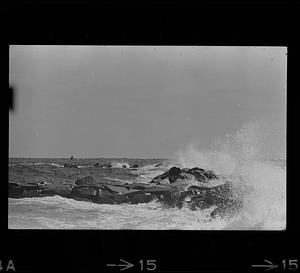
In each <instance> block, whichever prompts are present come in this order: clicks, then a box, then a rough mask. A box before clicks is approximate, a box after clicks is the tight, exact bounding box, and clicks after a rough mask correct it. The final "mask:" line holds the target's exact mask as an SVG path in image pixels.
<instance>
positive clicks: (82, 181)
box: [75, 176, 97, 186]
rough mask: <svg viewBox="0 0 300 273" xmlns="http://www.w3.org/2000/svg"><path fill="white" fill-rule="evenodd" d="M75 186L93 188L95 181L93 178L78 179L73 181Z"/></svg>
mask: <svg viewBox="0 0 300 273" xmlns="http://www.w3.org/2000/svg"><path fill="white" fill-rule="evenodd" d="M75 185H77V186H90V185H92V186H95V185H97V181H96V180H95V178H94V177H93V176H85V177H82V178H79V179H77V180H76V181H75Z"/></svg>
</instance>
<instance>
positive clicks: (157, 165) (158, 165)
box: [154, 163, 162, 168]
mask: <svg viewBox="0 0 300 273" xmlns="http://www.w3.org/2000/svg"><path fill="white" fill-rule="evenodd" d="M160 166H162V164H161V163H158V164H155V165H154V167H155V168H157V167H160Z"/></svg>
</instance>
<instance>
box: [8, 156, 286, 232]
mask: <svg viewBox="0 0 300 273" xmlns="http://www.w3.org/2000/svg"><path fill="white" fill-rule="evenodd" d="M201 156H203V155H201ZM65 160H66V161H67V159H65ZM63 161H64V160H63V159H55V160H54V159H17V160H16V159H11V160H10V166H9V168H10V172H9V174H10V182H17V181H19V182H20V180H21V179H23V181H24V179H25V180H26V181H28V182H29V181H41V180H44V181H45V180H46V181H48V182H49V181H50V183H64V184H68V183H70V184H71V183H72V182H74V181H75V180H76V179H77V178H78V177H81V176H85V175H90V174H92V175H94V176H98V177H102V178H103V179H104V180H111V181H113V180H115V181H124V182H125V181H126V182H133V181H139V182H143V183H148V182H150V181H151V179H152V178H153V177H155V176H156V175H158V174H161V173H163V172H164V171H165V170H166V169H168V168H169V166H171V165H172V166H173V165H179V166H180V163H179V162H177V163H176V162H174V161H173V162H172V161H171V160H164V159H160V160H159V159H158V160H151V159H150V160H147V159H144V160H136V159H127V161H126V162H127V164H129V165H132V164H133V162H135V163H134V164H136V163H137V162H139V163H140V164H141V163H142V164H141V167H140V168H138V169H136V170H132V169H123V168H122V167H121V166H122V164H123V163H124V162H125V160H121V161H115V162H116V164H117V162H119V165H120V166H119V167H117V165H116V166H115V168H114V170H109V169H101V168H100V169H95V168H94V169H93V168H88V167H87V166H89V165H91V163H93V162H95V161H97V162H103V161H105V160H104V159H78V160H77V162H82V163H81V164H82V165H80V166H82V168H80V169H68V168H62V163H63ZM153 161H155V162H154V163H155V164H157V163H162V164H163V165H162V166H160V167H158V168H155V167H154V164H153ZM149 163H151V164H149ZM183 165H184V164H183ZM184 166H186V165H184ZM241 174H242V176H243V179H244V181H246V183H248V184H251V185H254V186H255V189H256V190H255V192H254V193H252V195H251V196H249V200H247V202H246V206H245V208H244V210H243V211H242V212H241V213H240V214H238V215H236V216H235V217H233V218H231V219H220V218H217V219H214V220H212V219H211V218H210V216H209V215H210V212H211V211H212V210H213V209H214V208H213V207H212V208H209V209H206V210H202V211H191V210H189V209H188V208H185V207H184V208H182V209H177V208H165V207H163V206H162V205H161V204H160V203H157V202H155V201H153V202H150V203H146V204H145V203H144V204H136V205H132V204H121V205H109V204H94V203H89V202H85V201H76V200H73V199H67V198H63V197H60V196H53V197H42V198H41V197H34V198H23V199H12V198H9V200H8V202H9V216H8V224H9V228H11V229H151V230H161V229H180V230H181V229H184V230H185V229H192V230H222V229H246V230H248V229H267V230H278V229H279V230H281V229H284V228H285V221H286V219H285V166H284V165H283V162H280V164H279V163H278V162H277V163H276V162H256V163H252V165H249V166H244V167H243V168H241V169H240V170H239V175H241Z"/></svg>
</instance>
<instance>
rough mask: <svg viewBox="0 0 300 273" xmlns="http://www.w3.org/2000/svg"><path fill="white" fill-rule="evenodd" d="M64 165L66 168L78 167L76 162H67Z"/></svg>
mask: <svg viewBox="0 0 300 273" xmlns="http://www.w3.org/2000/svg"><path fill="white" fill-rule="evenodd" d="M64 167H65V168H78V166H77V165H76V164H73V163H65V164H64Z"/></svg>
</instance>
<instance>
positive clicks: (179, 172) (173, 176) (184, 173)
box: [150, 167, 217, 184]
mask: <svg viewBox="0 0 300 273" xmlns="http://www.w3.org/2000/svg"><path fill="white" fill-rule="evenodd" d="M166 178H167V179H168V180H169V182H170V184H172V183H174V182H176V181H178V180H183V181H188V180H197V181H199V182H204V183H205V182H207V181H209V180H212V179H217V176H216V175H215V174H214V173H213V172H212V171H206V170H204V169H201V168H198V167H196V168H191V169H189V168H184V169H180V168H178V167H172V168H171V169H169V170H168V171H167V172H165V173H163V174H161V175H159V176H156V177H155V178H153V179H152V181H151V182H150V183H154V184H161V183H162V181H163V180H165V179H166Z"/></svg>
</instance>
